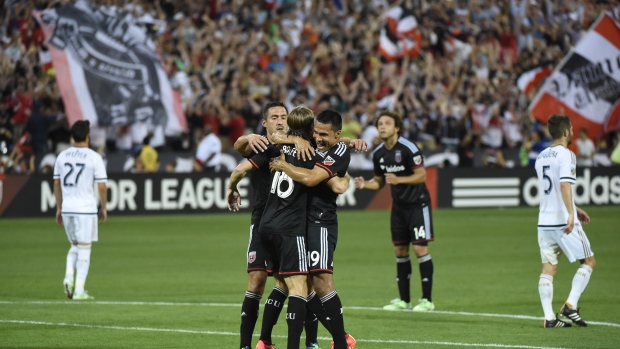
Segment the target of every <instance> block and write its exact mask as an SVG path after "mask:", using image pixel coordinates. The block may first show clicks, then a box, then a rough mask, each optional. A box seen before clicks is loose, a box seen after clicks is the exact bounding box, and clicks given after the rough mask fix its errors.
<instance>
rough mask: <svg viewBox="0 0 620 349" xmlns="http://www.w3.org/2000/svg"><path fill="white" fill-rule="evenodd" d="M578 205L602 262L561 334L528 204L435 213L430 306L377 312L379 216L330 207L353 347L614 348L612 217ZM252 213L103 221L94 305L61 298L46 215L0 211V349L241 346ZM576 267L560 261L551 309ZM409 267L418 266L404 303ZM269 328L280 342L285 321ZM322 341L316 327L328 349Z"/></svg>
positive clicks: (60, 239)
mask: <svg viewBox="0 0 620 349" xmlns="http://www.w3.org/2000/svg"><path fill="white" fill-rule="evenodd" d="M586 209H587V210H588V212H589V213H590V216H591V217H592V223H591V224H590V225H588V226H586V228H585V230H586V232H587V233H588V236H589V238H590V242H591V244H592V247H593V250H594V252H595V255H596V258H597V262H598V265H597V267H596V269H595V270H594V273H593V275H592V279H591V281H590V284H589V285H588V288H587V289H586V291H585V293H584V294H583V296H582V298H581V300H580V307H581V314H582V316H583V318H584V319H585V320H586V321H589V322H590V326H589V327H588V328H574V327H573V328H568V329H543V328H542V327H541V326H542V309H541V306H540V300H539V297H538V290H537V285H538V276H539V274H540V269H541V265H540V257H539V252H538V244H537V239H536V219H537V210H536V209H535V208H527V209H526V208H523V209H505V210H501V209H471V210H449V209H442V210H436V211H435V212H434V213H433V214H434V225H435V234H436V241H435V242H433V243H431V244H430V250H431V254H432V257H433V261H434V264H435V283H434V292H433V298H434V302H435V305H436V311H435V312H433V313H427V314H417V313H412V312H386V311H382V310H380V308H381V307H382V306H383V305H385V304H387V303H388V302H389V300H390V299H392V298H395V297H397V295H398V293H397V288H396V282H395V276H396V275H395V274H396V267H395V258H394V256H393V249H392V245H391V243H390V238H389V212H387V211H342V212H340V214H339V216H340V236H339V245H338V250H337V251H336V260H335V269H336V273H335V274H334V279H335V284H336V288H337V290H338V293H339V295H340V297H341V299H342V301H343V304H344V306H345V309H344V311H345V325H346V329H347V331H348V332H350V333H351V334H353V335H354V336H355V337H356V338H357V339H358V346H357V347H358V348H359V349H365V348H381V349H396V348H479V347H485V348H588V349H592V348H618V347H620V344H618V343H619V342H618V340H619V339H620V302H619V300H620V297H619V296H618V290H619V289H620V253H618V251H619V245H620V236H619V235H618V234H619V232H620V228H619V226H620V215H619V212H620V211H619V210H618V208H617V207H598V208H597V207H586ZM249 220H250V215H249V214H248V213H229V214H216V215H206V214H205V215H189V216H187V215H185V216H180V215H176V216H161V215H159V216H157V215H153V216H140V217H115V216H114V215H111V216H110V217H109V221H108V222H107V223H105V224H104V225H102V226H100V229H99V240H100V242H98V243H96V244H95V245H94V248H93V253H92V257H91V268H90V273H89V277H88V280H87V284H86V288H87V289H88V290H89V291H90V293H91V294H92V295H93V296H95V298H96V299H95V301H86V302H81V303H80V302H72V301H68V300H66V299H65V298H64V294H63V290H62V279H63V275H64V268H65V256H66V252H67V250H68V248H69V244H68V242H67V239H66V236H65V233H64V230H63V229H62V228H61V227H58V226H56V225H55V224H54V220H53V217H51V216H50V217H49V218H48V219H2V220H1V221H0V348H93V349H94V348H238V341H239V339H238V334H237V332H238V329H239V313H240V304H241V302H242V300H243V297H244V291H245V287H246V282H247V276H246V272H245V252H246V247H247V241H248V233H249ZM563 258H564V257H563ZM576 267H577V264H569V263H568V261H567V260H566V259H563V260H562V261H561V263H560V267H559V270H558V274H557V275H556V278H555V281H554V287H555V294H554V308H555V309H559V307H560V305H561V304H562V302H563V301H564V300H565V299H566V297H567V296H568V292H569V290H570V283H571V280H572V277H573V275H574V272H575V269H576ZM418 275H419V274H418V271H417V268H416V267H415V262H414V273H413V276H412V280H413V282H412V298H413V299H417V298H418V297H419V296H420V285H419V277H418ZM272 286H273V281H272V280H269V281H268V284H267V289H270V288H271V287H272ZM260 321H261V319H260V318H259V324H258V326H257V330H256V333H258V329H259V328H260ZM274 335H275V337H274V342H275V344H276V347H277V348H285V347H286V339H285V335H286V321H285V320H284V315H282V317H281V318H280V321H279V323H278V325H277V326H276V329H275V332H274ZM327 335H328V334H327V332H326V331H325V330H324V329H323V328H320V329H319V336H320V337H321V338H322V339H321V341H320V343H321V346H322V348H324V349H325V348H329V340H328V339H327V338H326V337H327ZM257 339H258V338H257V337H255V341H254V343H255V342H256V340H257Z"/></svg>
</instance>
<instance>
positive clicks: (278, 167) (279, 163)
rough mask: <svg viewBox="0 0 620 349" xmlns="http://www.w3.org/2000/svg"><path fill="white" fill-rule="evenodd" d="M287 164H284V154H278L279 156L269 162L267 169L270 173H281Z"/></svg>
mask: <svg viewBox="0 0 620 349" xmlns="http://www.w3.org/2000/svg"><path fill="white" fill-rule="evenodd" d="M287 164H288V163H287V162H286V157H285V156H284V153H282V152H280V156H278V157H277V158H273V159H271V161H270V162H269V169H270V170H271V172H273V171H282V172H283V171H284V168H285V167H286V165H287Z"/></svg>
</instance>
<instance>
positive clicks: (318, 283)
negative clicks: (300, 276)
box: [312, 274, 334, 297]
mask: <svg viewBox="0 0 620 349" xmlns="http://www.w3.org/2000/svg"><path fill="white" fill-rule="evenodd" d="M312 285H313V287H314V289H315V290H316V294H317V295H319V297H323V296H325V295H327V294H329V293H330V292H332V291H334V283H333V281H332V278H331V275H330V274H319V275H316V276H314V277H313V279H312Z"/></svg>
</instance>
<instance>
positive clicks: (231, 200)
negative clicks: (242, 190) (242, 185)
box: [226, 188, 241, 212]
mask: <svg viewBox="0 0 620 349" xmlns="http://www.w3.org/2000/svg"><path fill="white" fill-rule="evenodd" d="M226 201H228V209H229V210H230V211H232V212H237V211H239V207H241V195H239V191H238V190H237V188H235V189H230V188H228V189H226Z"/></svg>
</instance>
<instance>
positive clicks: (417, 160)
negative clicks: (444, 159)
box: [413, 155, 422, 165]
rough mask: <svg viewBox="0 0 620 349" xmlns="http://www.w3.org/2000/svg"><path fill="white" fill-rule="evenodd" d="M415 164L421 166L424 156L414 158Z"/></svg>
mask: <svg viewBox="0 0 620 349" xmlns="http://www.w3.org/2000/svg"><path fill="white" fill-rule="evenodd" d="M413 163H414V164H416V165H419V164H421V163H422V155H416V156H414V157H413Z"/></svg>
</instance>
